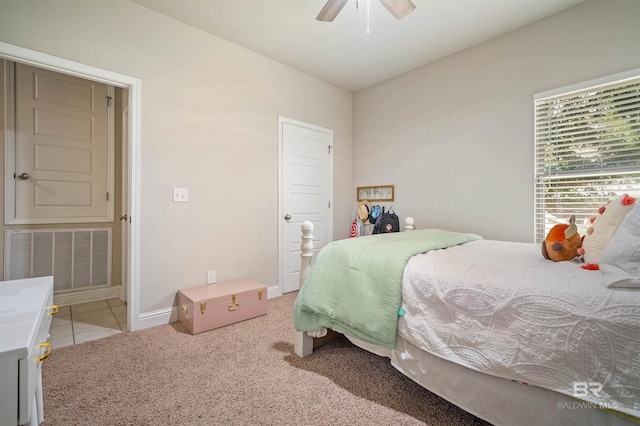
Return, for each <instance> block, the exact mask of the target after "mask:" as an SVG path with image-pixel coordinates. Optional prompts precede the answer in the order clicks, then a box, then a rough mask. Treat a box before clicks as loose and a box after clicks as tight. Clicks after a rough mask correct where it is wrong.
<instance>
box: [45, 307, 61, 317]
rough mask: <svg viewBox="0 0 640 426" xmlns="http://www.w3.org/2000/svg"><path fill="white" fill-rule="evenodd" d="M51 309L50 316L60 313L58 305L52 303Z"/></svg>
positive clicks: (48, 313)
mask: <svg viewBox="0 0 640 426" xmlns="http://www.w3.org/2000/svg"><path fill="white" fill-rule="evenodd" d="M49 309H51V311H49V312H47V315H49V316H51V315H55V314H57V313H58V305H51V306H49Z"/></svg>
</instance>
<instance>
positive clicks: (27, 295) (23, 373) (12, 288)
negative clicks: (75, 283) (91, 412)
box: [0, 277, 58, 426]
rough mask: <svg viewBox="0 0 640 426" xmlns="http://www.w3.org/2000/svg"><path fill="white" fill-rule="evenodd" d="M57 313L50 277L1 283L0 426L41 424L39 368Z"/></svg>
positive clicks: (40, 377) (45, 352)
mask: <svg viewBox="0 0 640 426" xmlns="http://www.w3.org/2000/svg"><path fill="white" fill-rule="evenodd" d="M57 311H58V307H57V306H55V305H53V277H42V278H29V279H24V280H14V281H2V282H0V426H5V425H11V426H16V425H23V424H29V425H37V424H40V423H41V422H42V421H43V420H44V411H43V406H42V372H41V368H42V362H43V361H44V360H45V359H46V358H47V357H48V356H49V354H51V344H50V343H48V342H47V339H48V338H49V327H50V326H51V316H52V315H53V314H55V313H56V312H57Z"/></svg>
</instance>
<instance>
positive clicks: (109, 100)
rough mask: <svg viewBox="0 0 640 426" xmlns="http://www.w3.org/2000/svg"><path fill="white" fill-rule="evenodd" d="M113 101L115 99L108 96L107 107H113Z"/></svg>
mask: <svg viewBox="0 0 640 426" xmlns="http://www.w3.org/2000/svg"><path fill="white" fill-rule="evenodd" d="M112 99H113V98H112V97H111V96H107V106H110V105H111V100H112Z"/></svg>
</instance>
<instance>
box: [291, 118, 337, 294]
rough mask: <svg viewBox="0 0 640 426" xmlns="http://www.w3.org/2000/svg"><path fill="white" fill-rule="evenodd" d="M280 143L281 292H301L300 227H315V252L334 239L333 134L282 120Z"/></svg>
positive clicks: (303, 124) (296, 122) (330, 131)
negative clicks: (304, 224)
mask: <svg viewBox="0 0 640 426" xmlns="http://www.w3.org/2000/svg"><path fill="white" fill-rule="evenodd" d="M279 133H280V136H279V138H280V143H281V167H280V173H281V183H280V187H281V210H280V213H281V216H280V222H281V228H280V229H281V235H280V238H281V242H282V244H281V253H280V259H281V277H282V292H283V293H288V292H291V291H296V290H298V287H299V285H298V280H299V276H300V236H301V232H300V226H301V224H302V222H304V221H305V220H309V221H311V222H313V225H314V228H315V229H314V239H313V244H314V249H315V250H316V252H317V250H319V249H320V248H321V247H323V246H324V245H325V244H327V243H328V242H329V241H330V240H331V235H332V233H333V225H332V223H333V221H332V210H331V201H332V200H331V197H332V186H333V170H332V153H331V150H332V148H333V147H332V145H333V131H332V130H329V129H324V128H321V127H318V126H314V125H311V124H306V123H302V122H299V121H295V120H291V119H288V118H284V117H279Z"/></svg>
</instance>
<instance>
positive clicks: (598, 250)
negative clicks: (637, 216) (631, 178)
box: [578, 194, 636, 270]
mask: <svg viewBox="0 0 640 426" xmlns="http://www.w3.org/2000/svg"><path fill="white" fill-rule="evenodd" d="M635 202H636V199H635V198H633V197H630V196H629V195H628V194H624V195H621V196H619V197H618V198H615V199H614V200H611V201H609V203H607V205H606V206H603V207H600V209H599V210H598V212H599V213H600V216H597V217H593V218H591V226H589V228H587V233H586V235H585V236H584V237H583V239H582V240H583V241H582V247H580V249H579V250H578V254H580V255H582V258H583V259H584V261H585V262H586V263H587V264H586V265H585V266H583V268H584V269H595V270H597V269H599V267H598V264H599V263H600V257H601V256H602V253H603V252H604V248H605V247H606V246H607V243H608V242H609V240H610V239H611V237H613V234H614V233H615V232H616V230H617V229H618V225H620V223H621V222H622V219H624V217H625V216H626V215H627V213H629V212H630V211H631V209H633V206H634V203H635Z"/></svg>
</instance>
